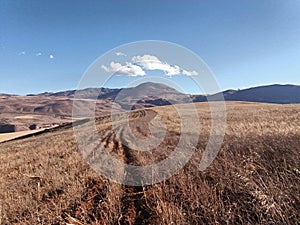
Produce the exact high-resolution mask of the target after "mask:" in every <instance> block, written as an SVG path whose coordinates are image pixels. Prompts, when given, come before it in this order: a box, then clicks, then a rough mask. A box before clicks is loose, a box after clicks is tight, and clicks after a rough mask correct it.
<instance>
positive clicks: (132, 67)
mask: <svg viewBox="0 0 300 225" xmlns="http://www.w3.org/2000/svg"><path fill="white" fill-rule="evenodd" d="M116 55H118V56H126V55H125V54H124V53H122V52H116ZM101 68H102V69H103V70H105V71H106V72H108V73H112V74H118V75H127V76H144V75H146V73H145V70H160V71H163V72H164V73H165V75H167V76H174V75H180V74H182V75H185V76H196V75H198V72H197V71H195V70H193V71H189V70H185V69H182V68H180V67H179V66H178V65H170V64H168V63H167V62H163V61H161V60H160V59H159V58H157V57H156V56H154V55H147V54H146V55H143V56H139V55H138V56H133V57H132V59H131V62H126V64H125V65H121V64H120V63H118V62H111V63H110V66H109V67H107V66H105V65H102V66H101Z"/></svg>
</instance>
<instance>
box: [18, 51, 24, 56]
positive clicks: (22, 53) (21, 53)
mask: <svg viewBox="0 0 300 225" xmlns="http://www.w3.org/2000/svg"><path fill="white" fill-rule="evenodd" d="M18 55H26V52H25V51H22V52H19V53H18Z"/></svg>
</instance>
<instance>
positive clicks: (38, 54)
mask: <svg viewBox="0 0 300 225" xmlns="http://www.w3.org/2000/svg"><path fill="white" fill-rule="evenodd" d="M35 55H36V56H41V55H43V54H42V53H41V52H38V53H36V54H35Z"/></svg>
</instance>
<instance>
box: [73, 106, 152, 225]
mask: <svg viewBox="0 0 300 225" xmlns="http://www.w3.org/2000/svg"><path fill="white" fill-rule="evenodd" d="M129 113H130V114H129V122H130V123H131V124H133V125H134V127H131V126H128V124H127V125H126V124H125V123H126V121H125V120H120V121H118V124H117V125H116V126H115V127H114V129H113V128H112V126H105V127H103V129H102V130H98V133H99V137H100V140H94V141H95V142H94V143H93V141H91V143H87V145H89V146H90V147H89V148H88V151H87V152H85V156H84V157H85V159H86V160H87V161H88V162H89V163H90V164H94V165H97V163H101V160H102V159H101V158H100V157H101V156H100V155H97V154H101V152H103V151H105V152H106V153H108V154H111V155H112V156H114V157H117V158H118V160H120V161H121V162H122V163H124V164H127V165H139V164H141V161H142V159H141V158H139V154H137V153H138V151H136V150H132V149H130V148H129V147H127V146H130V145H128V143H129V142H130V141H132V140H130V135H128V133H129V132H133V133H134V132H138V133H142V135H143V136H145V135H146V134H147V133H148V132H149V123H150V121H151V120H152V119H153V118H154V117H155V116H156V114H157V113H156V112H155V111H153V110H135V111H132V112H129ZM121 118H123V115H121ZM127 122H128V121H127ZM100 124H101V123H100ZM135 136H137V134H136V133H135ZM118 169H120V171H121V172H124V173H125V174H126V175H125V179H128V180H130V179H134V180H135V181H141V180H142V178H143V175H142V174H140V172H139V171H137V170H131V171H124V168H118ZM122 169H123V171H122ZM109 186H115V184H113V183H112V182H108V180H107V181H106V182H103V179H101V178H100V179H99V180H96V181H89V184H88V185H87V189H86V190H85V191H84V193H83V194H82V202H81V203H80V204H78V205H77V206H72V207H71V208H72V210H74V212H75V216H76V217H78V215H79V214H80V212H81V210H80V209H81V208H85V209H87V211H89V212H91V213H92V214H93V215H94V217H96V218H97V219H98V221H101V219H102V218H103V214H105V212H106V211H107V210H115V211H117V209H107V208H101V207H102V206H101V204H104V205H105V204H106V203H105V202H109V199H111V198H112V197H114V198H116V199H119V203H118V205H119V212H118V214H119V215H118V216H117V218H118V219H117V220H114V222H113V221H112V224H128V225H137V224H149V222H150V221H151V222H153V220H155V213H154V212H153V211H152V210H151V208H150V207H149V205H148V204H147V199H146V194H145V191H146V187H143V186H126V185H120V186H118V189H119V191H118V190H116V192H115V193H111V191H109V190H110V188H109ZM113 195H115V196H113ZM117 195H118V196H117ZM99 202H101V204H99ZM89 207H90V208H89ZM91 220H92V221H94V218H92V217H91Z"/></svg>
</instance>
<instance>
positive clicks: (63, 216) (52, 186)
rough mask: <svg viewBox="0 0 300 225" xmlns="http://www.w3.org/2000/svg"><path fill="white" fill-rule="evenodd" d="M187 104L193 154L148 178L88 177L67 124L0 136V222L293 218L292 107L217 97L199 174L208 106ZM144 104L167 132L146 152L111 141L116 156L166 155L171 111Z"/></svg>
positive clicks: (297, 126)
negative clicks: (222, 127)
mask: <svg viewBox="0 0 300 225" xmlns="http://www.w3.org/2000/svg"><path fill="white" fill-rule="evenodd" d="M197 107H198V109H199V116H200V118H201V124H202V127H203V130H202V131H201V137H200V142H199V144H198V146H197V151H196V154H195V156H194V157H193V158H192V160H191V161H190V162H189V163H188V164H187V165H186V166H185V167H184V168H183V169H182V170H180V171H179V172H178V173H177V174H175V175H174V176H173V177H172V178H170V179H169V180H166V181H164V182H161V183H159V184H155V185H151V186H145V187H129V186H124V185H120V184H116V183H113V182H110V181H109V180H107V179H105V178H103V177H99V176H97V174H96V173H95V172H93V171H92V170H91V169H90V167H89V166H88V165H87V163H86V162H85V161H84V160H83V158H82V156H81V155H80V153H79V151H78V148H77V146H76V143H75V140H74V136H73V131H72V129H71V128H62V129H59V130H57V131H54V132H49V133H45V134H42V135H39V136H36V137H30V138H26V139H23V140H16V141H12V142H7V143H2V144H0V160H1V163H0V224H67V223H68V224H298V223H299V221H300V216H299V212H300V163H299V162H300V154H299V150H300V105H271V104H256V103H236V102H232V103H230V102H229V103H227V111H228V117H227V120H228V121H227V130H226V135H225V140H224V143H223V145H222V148H221V150H220V152H219V154H218V157H217V158H216V159H215V161H214V162H213V164H212V165H211V166H210V167H209V168H208V169H207V170H205V171H204V172H200V171H199V170H198V168H197V166H198V163H199V162H200V159H201V156H202V152H203V150H204V148H205V146H206V143H207V140H208V135H209V127H210V112H209V108H208V107H207V105H206V103H199V104H197ZM153 110H155V111H156V112H157V113H158V114H159V115H161V116H162V117H164V118H165V119H166V120H167V124H168V125H169V128H170V130H171V131H172V132H170V135H169V139H167V140H165V143H164V144H163V145H162V146H160V148H159V149H158V150H157V151H156V154H152V155H149V154H147V153H145V154H141V153H139V152H137V151H130V150H128V149H126V148H123V147H122V146H119V147H117V148H116V149H112V153H113V154H114V155H115V156H116V157H119V158H120V159H121V160H127V162H128V163H133V164H138V165H139V164H147V163H150V162H151V161H156V160H160V159H162V158H164V157H166V156H167V155H168V154H169V153H170V151H171V150H170V149H171V147H172V146H174V145H176V142H177V141H178V140H177V138H176V137H177V135H179V133H178V122H179V118H178V115H177V116H176V112H174V110H172V109H171V107H159V108H153ZM101 121H102V122H101ZM103 121H105V124H104V122H103ZM107 126H109V124H107V119H105V120H99V121H98V128H99V131H100V133H101V130H102V129H106V127H107ZM108 140H110V139H109V138H108ZM111 141H113V140H111ZM111 146H115V145H111ZM164 146H165V148H164ZM112 148H113V147H112ZM119 148H120V149H121V148H123V149H122V151H121V150H120V149H119ZM124 151H130V158H129V159H128V158H124V155H122V154H121V152H124ZM127 156H128V155H127ZM122 157H123V158H122Z"/></svg>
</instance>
